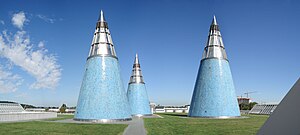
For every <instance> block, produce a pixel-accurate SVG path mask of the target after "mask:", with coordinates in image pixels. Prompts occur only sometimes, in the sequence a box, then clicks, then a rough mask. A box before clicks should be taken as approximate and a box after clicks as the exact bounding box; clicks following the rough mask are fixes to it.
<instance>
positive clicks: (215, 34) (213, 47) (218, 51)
mask: <svg viewBox="0 0 300 135" xmlns="http://www.w3.org/2000/svg"><path fill="white" fill-rule="evenodd" d="M208 58H217V59H225V60H227V55H226V52H225V48H224V44H223V40H222V36H221V32H220V29H219V25H218V24H217V19H216V17H215V16H214V18H213V20H212V23H211V25H210V30H209V34H208V40H207V43H206V47H205V48H204V52H203V55H202V60H203V59H208Z"/></svg>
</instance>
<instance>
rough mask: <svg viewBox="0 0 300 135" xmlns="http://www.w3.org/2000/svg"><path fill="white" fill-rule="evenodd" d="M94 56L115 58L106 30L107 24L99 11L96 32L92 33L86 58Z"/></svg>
mask: <svg viewBox="0 0 300 135" xmlns="http://www.w3.org/2000/svg"><path fill="white" fill-rule="evenodd" d="M94 56H102V57H114V58H117V55H116V52H115V48H114V44H113V41H112V38H111V35H110V32H109V29H108V24H107V22H106V21H105V18H104V13H103V11H102V10H101V12H100V16H99V19H98V22H97V24H96V30H95V33H94V37H93V41H92V46H91V49H90V53H89V56H88V58H91V57H94Z"/></svg>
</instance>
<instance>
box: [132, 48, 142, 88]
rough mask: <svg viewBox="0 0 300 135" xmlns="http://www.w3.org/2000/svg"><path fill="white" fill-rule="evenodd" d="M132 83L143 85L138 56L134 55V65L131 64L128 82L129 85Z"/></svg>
mask: <svg viewBox="0 0 300 135" xmlns="http://www.w3.org/2000/svg"><path fill="white" fill-rule="evenodd" d="M132 83H143V84H144V83H145V82H144V79H143V75H142V70H141V65H140V62H139V58H138V55H137V54H136V55H135V59H134V64H133V69H132V74H131V77H130V80H129V84H132Z"/></svg>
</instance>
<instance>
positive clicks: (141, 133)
mask: <svg viewBox="0 0 300 135" xmlns="http://www.w3.org/2000/svg"><path fill="white" fill-rule="evenodd" d="M123 135H147V131H146V129H145V127H144V120H143V118H141V117H133V119H132V121H131V123H130V124H129V125H128V127H127V128H126V129H125V131H124V133H123Z"/></svg>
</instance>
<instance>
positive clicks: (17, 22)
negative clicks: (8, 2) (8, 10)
mask: <svg viewBox="0 0 300 135" xmlns="http://www.w3.org/2000/svg"><path fill="white" fill-rule="evenodd" d="M11 21H12V23H13V25H14V26H16V27H18V28H19V29H22V28H23V25H24V23H25V21H26V17H25V13H24V12H23V11H21V12H19V13H16V14H14V15H13V17H12V19H11Z"/></svg>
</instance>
